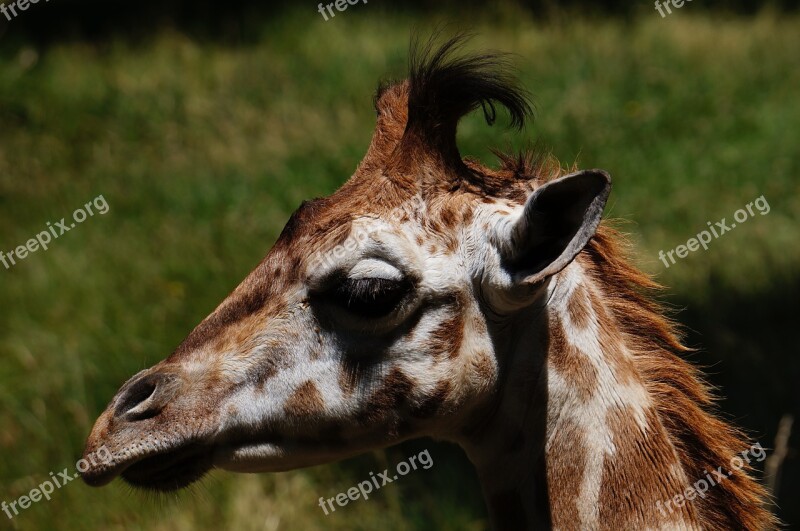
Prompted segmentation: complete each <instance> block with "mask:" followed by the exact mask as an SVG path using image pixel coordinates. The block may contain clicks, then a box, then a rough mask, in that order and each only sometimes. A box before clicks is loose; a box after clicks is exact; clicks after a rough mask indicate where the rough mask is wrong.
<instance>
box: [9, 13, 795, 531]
mask: <svg viewBox="0 0 800 531" xmlns="http://www.w3.org/2000/svg"><path fill="white" fill-rule="evenodd" d="M645 3H646V4H648V5H647V6H646V7H647V9H644V8H643V9H642V10H640V11H637V12H634V13H630V12H628V13H626V14H624V15H620V16H609V15H599V14H588V13H585V12H582V11H580V10H574V11H570V12H569V13H564V12H558V11H555V12H553V11H552V10H550V11H548V16H547V17H542V16H540V15H539V12H538V11H537V10H535V9H534V10H532V9H528V8H522V7H518V6H516V5H515V4H513V3H501V4H498V5H495V6H491V7H476V6H470V7H469V8H463V9H458V8H444V7H443V8H436V7H427V8H415V9H408V10H406V9H401V8H396V7H395V8H386V7H385V6H382V5H380V4H379V3H378V2H377V1H375V2H370V3H369V4H367V5H363V4H357V5H355V6H351V7H350V8H349V9H348V10H347V11H346V12H344V13H340V14H339V15H338V16H337V17H336V18H335V19H332V20H330V21H328V22H324V21H323V19H322V17H321V16H320V15H319V13H317V12H316V6H315V5H312V4H311V3H309V4H308V5H306V6H302V7H300V6H298V7H290V8H286V7H283V8H281V9H277V8H276V10H275V11H274V12H273V13H271V15H270V16H260V17H252V18H246V26H247V35H246V38H241V39H236V38H231V37H230V32H228V33H225V35H226V36H225V37H223V38H219V37H218V36H215V37H209V38H204V37H203V36H202V32H198V31H196V30H195V29H194V28H191V27H189V28H187V26H183V25H180V24H172V23H163V24H156V23H154V24H153V25H152V27H150V28H148V29H147V30H146V31H142V32H136V33H135V34H127V33H121V34H118V35H117V34H114V32H113V31H111V30H109V29H108V28H105V30H104V35H102V37H101V38H86V37H85V36H81V35H76V34H74V32H73V33H70V32H67V33H68V35H67V36H66V38H57V39H56V38H53V36H52V35H51V34H43V33H36V32H35V31H33V32H30V31H22V29H24V28H31V27H35V24H36V20H37V17H39V16H41V17H43V18H44V17H47V16H50V17H52V16H53V15H52V14H50V15H47V12H48V10H50V9H51V8H53V9H57V8H55V7H54V6H56V3H55V2H53V3H52V4H43V3H40V4H38V5H32V7H31V9H29V10H28V11H26V12H24V13H22V14H21V17H19V21H16V20H15V21H14V22H12V23H11V24H9V25H7V27H6V28H5V35H4V36H3V37H2V40H0V250H3V251H9V250H11V249H13V248H15V247H16V246H17V245H20V244H24V243H25V241H27V240H28V239H29V238H31V237H33V236H35V234H36V233H38V232H40V231H42V230H44V229H45V223H46V222H47V221H51V222H55V221H57V220H60V219H61V218H62V217H69V216H70V215H71V213H72V211H73V210H75V209H76V208H79V207H81V206H82V205H83V204H84V203H86V202H88V201H90V200H91V199H93V198H94V197H96V196H97V195H100V194H102V195H103V196H104V197H105V199H106V200H107V201H108V203H109V205H110V211H109V213H108V214H106V215H104V216H98V215H95V216H94V217H92V218H89V219H88V220H87V221H86V222H84V223H83V224H82V225H80V226H79V228H77V229H75V230H73V231H71V232H69V233H68V234H65V235H64V236H62V237H61V238H59V239H57V240H55V241H54V242H53V243H52V244H51V248H50V249H49V250H48V251H46V252H42V251H38V252H36V253H34V254H32V255H30V256H28V257H27V258H26V259H24V260H22V261H21V262H20V263H19V264H18V265H16V266H14V267H13V268H11V269H9V270H4V269H2V268H0V308H2V310H0V311H1V312H2V318H0V452H1V455H2V459H1V460H0V500H5V501H7V502H10V501H12V500H13V499H16V498H17V497H19V496H21V495H23V494H26V493H27V492H28V491H29V490H30V489H31V488H33V487H35V486H36V485H38V484H39V483H41V482H42V481H44V480H45V479H47V478H48V474H49V472H50V471H54V472H58V471H60V470H62V469H63V468H64V467H69V468H70V470H73V468H74V463H75V460H76V459H77V458H78V457H79V456H80V453H81V450H82V448H83V442H84V440H85V437H86V435H87V434H88V432H89V430H90V428H91V425H92V423H93V421H94V419H95V418H96V416H97V415H98V414H99V413H100V412H101V411H102V409H103V408H104V407H105V405H106V403H107V402H108V401H109V400H110V399H111V397H112V396H113V394H114V392H115V391H116V390H117V389H118V387H119V386H120V385H121V384H122V383H123V382H124V381H125V380H126V379H127V378H128V377H129V376H131V375H132V374H133V373H135V372H136V371H138V370H140V369H143V368H146V367H149V366H151V365H152V364H154V363H156V362H157V361H160V360H161V359H163V358H164V357H166V356H167V355H168V354H169V353H170V352H171V351H172V349H173V348H174V347H175V346H177V345H178V343H180V341H181V340H182V339H183V338H184V337H185V336H186V334H187V333H188V332H189V331H190V330H191V329H192V328H193V326H194V325H195V324H197V323H198V322H199V321H200V320H201V319H202V318H203V317H205V316H206V315H207V314H208V313H209V312H210V311H211V310H212V309H213V308H214V307H215V306H216V304H217V303H218V302H219V301H220V300H221V299H222V298H223V297H224V296H225V295H227V293H228V292H229V291H230V290H231V289H232V288H233V287H234V286H235V285H236V284H237V283H238V282H239V281H240V280H241V279H242V278H243V277H244V276H245V275H246V274H247V273H248V272H249V271H250V270H251V269H252V268H253V267H254V266H255V264H257V263H258V261H259V260H260V259H261V258H262V257H263V255H264V254H265V253H266V251H267V250H268V249H269V247H270V246H271V244H272V242H273V241H274V240H275V238H276V237H277V235H278V233H279V231H280V229H281V228H282V226H283V224H284V223H285V221H286V220H287V219H288V216H289V214H290V213H291V212H292V211H293V210H294V209H295V208H296V207H297V206H298V204H299V203H300V201H301V200H302V199H306V198H310V197H314V196H320V195H326V194H329V193H331V192H332V191H333V190H335V189H336V188H337V187H338V186H339V185H340V184H341V183H342V182H343V181H344V180H345V179H346V178H347V177H349V176H350V175H351V173H352V171H353V169H354V168H355V166H356V164H357V163H358V161H359V160H360V158H361V156H362V155H363V154H364V152H365V149H366V146H367V143H368V142H369V138H370V135H371V132H372V127H373V124H374V111H373V109H372V103H371V98H372V93H373V91H374V89H375V86H376V84H377V81H378V79H379V78H382V77H390V78H400V77H403V75H404V72H405V61H406V51H407V47H408V40H409V35H410V33H411V31H412V29H414V28H419V27H422V28H426V27H432V26H433V25H434V24H435V23H436V22H437V21H448V22H451V23H452V24H453V25H454V27H459V28H469V29H473V30H475V31H476V32H477V33H478V37H477V38H476V39H475V40H474V41H473V42H472V44H471V46H472V47H473V48H474V49H483V48H486V47H491V48H495V49H499V50H504V51H510V52H513V53H515V54H516V55H517V57H516V59H515V61H516V63H517V65H518V67H519V70H520V75H521V77H522V79H523V83H524V84H525V86H527V87H529V88H530V89H531V90H532V92H533V93H534V96H535V101H536V105H537V109H538V112H537V121H536V122H535V124H534V125H533V126H532V127H529V129H528V131H527V133H526V134H525V135H519V134H515V133H511V132H509V131H507V130H504V129H502V127H494V128H489V127H487V126H486V125H485V124H483V123H482V122H481V120H480V119H479V117H477V116H474V117H470V118H468V119H466V120H465V121H464V122H463V123H462V127H461V129H460V143H461V146H462V151H463V153H464V154H468V155H472V156H476V157H479V158H481V159H482V160H484V161H485V162H487V163H489V164H490V165H493V164H494V163H495V161H494V157H493V156H492V155H491V153H490V151H489V149H490V148H491V147H501V148H502V147H507V146H521V145H524V144H525V141H526V140H538V141H540V142H541V143H542V144H543V145H545V146H547V147H549V148H550V149H552V150H553V152H554V153H555V154H556V155H557V156H558V157H559V158H560V159H561V160H562V161H563V162H564V163H571V162H573V161H577V162H578V163H579V165H580V166H582V167H587V168H588V167H601V168H605V169H607V170H609V171H610V172H611V174H612V176H613V177H614V182H615V188H614V192H613V194H612V198H611V201H610V204H609V205H610V208H609V215H610V217H615V218H625V219H628V220H630V223H628V224H627V225H625V228H626V230H627V231H628V232H630V233H631V235H632V237H633V239H634V241H635V242H636V244H637V256H638V263H639V265H640V266H641V267H643V268H644V269H645V270H647V271H649V272H652V273H655V274H657V275H658V279H659V280H660V281H662V282H663V283H665V284H667V285H668V286H669V291H668V294H667V297H666V298H667V300H668V301H669V302H671V303H673V304H674V305H675V306H676V307H677V308H679V309H683V310H684V311H682V312H681V313H680V314H679V320H680V321H681V322H683V323H685V324H686V325H687V326H688V327H689V330H690V332H689V343H690V344H691V345H693V346H696V347H698V348H699V349H700V350H699V351H698V352H697V353H696V354H694V355H692V359H693V360H694V361H695V362H696V363H698V364H701V365H703V366H706V367H708V370H707V373H708V374H709V379H710V381H711V382H713V383H714V384H715V385H719V386H721V388H722V394H723V395H724V396H725V397H726V398H725V399H724V400H723V401H722V402H721V405H722V407H723V409H724V410H725V411H726V412H727V413H728V414H729V416H730V417H731V418H733V419H734V420H735V421H736V422H738V423H740V424H741V425H743V426H745V427H746V428H747V429H748V430H749V431H750V433H751V434H752V435H753V437H754V438H755V439H756V440H758V441H759V442H761V443H762V445H763V446H765V447H771V446H772V445H773V437H774V435H775V430H776V427H777V423H778V420H779V418H780V417H781V415H782V414H784V413H792V412H794V413H795V415H797V413H798V412H800V393H798V390H797V380H798V376H800V362H799V361H798V349H797V346H796V345H797V340H796V339H795V338H794V337H793V332H794V331H795V330H796V329H797V326H796V321H797V316H798V315H800V312H799V311H798V310H799V309H800V302H798V301H799V300H800V297H799V295H800V274H798V271H800V269H799V268H798V266H800V244H798V237H799V236H800V228H799V227H798V222H797V220H798V216H799V215H800V194H798V191H800V186H798V182H799V181H798V175H800V156H799V155H798V148H797V146H798V141H800V101H798V96H797V94H798V89H800V56H798V53H797V51H798V50H800V16H798V15H797V14H796V13H792V12H779V11H777V10H773V9H769V8H763V9H755V10H750V13H749V14H746V15H743V14H733V13H728V12H723V11H719V10H714V9H712V10H704V9H702V8H700V7H698V5H699V4H700V2H695V3H693V4H686V5H685V6H684V7H683V8H681V9H680V10H676V12H675V13H673V14H672V15H670V16H669V17H668V18H665V19H662V18H661V17H660V16H658V14H657V13H656V12H655V11H654V10H652V9H651V8H650V5H649V2H645ZM22 17H24V18H25V20H24V21H23V20H22ZM17 22H19V27H20V29H21V31H20V32H19V33H14V29H15V28H14V25H15V24H17ZM206 23H209V22H208V21H206ZM234 33H235V32H234ZM761 195H764V197H765V198H766V200H767V201H768V202H769V205H770V207H771V211H770V213H769V214H768V215H766V216H761V215H758V214H756V216H755V217H754V218H752V219H750V220H748V221H747V222H746V223H744V224H741V225H740V226H737V228H736V229H734V230H733V231H732V232H729V233H727V234H725V235H724V236H723V237H721V238H720V239H718V240H714V241H713V242H712V243H711V245H710V248H709V250H708V251H705V252H703V251H699V252H696V253H692V254H691V255H690V256H689V257H687V258H686V259H683V260H681V261H679V262H678V263H677V264H676V265H674V266H672V267H670V268H669V269H665V268H664V267H663V264H661V262H659V260H658V258H657V254H658V251H659V250H662V249H663V250H665V251H666V250H670V249H672V248H674V247H675V246H677V245H679V244H683V243H685V242H686V240H687V239H688V238H690V237H692V236H694V235H695V234H696V233H697V232H699V231H700V230H703V229H704V228H705V227H706V222H707V221H712V222H713V221H716V220H719V219H721V218H723V217H727V218H728V219H730V218H732V215H733V212H734V211H735V210H737V209H739V208H742V207H744V206H745V205H746V204H747V203H749V202H751V201H753V200H755V199H756V198H757V197H759V196H761ZM796 440H797V436H795V437H794V438H793V439H792V444H793V446H795V447H796ZM423 448H428V449H429V450H430V453H431V456H432V458H433V461H434V466H433V468H431V469H430V470H419V471H417V472H414V473H413V474H410V475H408V476H406V477H405V478H404V479H403V480H402V481H400V482H396V483H393V484H392V485H390V486H387V487H385V488H383V489H382V490H380V491H378V492H377V493H376V494H375V495H374V496H372V497H371V498H370V500H369V501H367V502H364V501H358V502H354V503H351V504H350V505H348V506H347V507H344V508H340V509H339V510H337V512H336V513H334V514H332V515H330V516H325V515H324V513H323V512H322V510H321V509H320V508H319V507H318V506H317V499H318V498H319V497H320V496H324V497H331V496H333V495H335V494H336V493H338V492H341V491H344V490H346V489H347V488H349V487H350V486H352V485H354V484H355V483H356V482H358V481H360V480H362V479H364V478H365V477H367V476H368V473H369V471H379V470H383V469H384V468H388V467H394V466H395V465H396V463H398V462H399V461H400V460H402V459H404V458H405V456H407V455H411V454H413V453H416V452H419V451H420V450H422V449H423ZM799 497H800V470H798V464H797V454H796V450H795V451H794V453H793V454H791V455H790V458H789V459H788V460H787V461H786V463H785V465H784V468H783V473H782V477H781V483H780V490H779V492H778V503H779V505H780V509H779V511H778V512H779V514H780V515H781V516H782V517H783V518H784V519H785V520H786V521H787V522H789V523H794V524H797V523H800V507H798V505H797V500H798V499H800V498H799ZM6 527H8V528H11V529H24V530H38V529H76V530H82V529H87V530H88V529H92V530H93V529H148V530H150V529H152V530H159V529H178V530H182V529H220V528H222V529H244V530H249V529H254V530H255V529H259V530H262V529H264V530H272V529H275V530H277V529H312V530H313V529H376V528H380V529H387V530H394V529H397V530H400V529H443V530H449V529H452V530H456V529H458V530H461V529H467V530H468V529H484V528H485V527H486V516H485V509H484V507H483V502H482V499H481V496H480V492H479V486H478V483H477V480H476V478H475V476H474V473H473V472H472V470H471V468H470V466H469V463H468V462H467V461H466V459H465V458H464V456H463V455H462V453H461V452H460V451H459V450H458V449H457V448H455V447H453V446H450V445H447V444H442V443H435V442H433V441H427V440H426V441H417V442H413V443H408V444H405V445H401V446H400V447H396V448H392V449H388V450H385V451H376V452H373V453H371V454H369V455H365V456H363V457H360V458H357V459H353V460H350V461H347V462H345V463H340V464H335V465H330V466H323V467H316V468H313V469H309V470H304V471H297V472H291V473H285V474H274V475H254V476H243V475H232V474H227V473H217V474H215V475H213V476H212V477H211V478H210V479H207V480H205V481H204V482H203V483H202V484H201V485H199V486H196V487H193V488H192V489H191V490H190V491H189V492H187V493H183V494H179V495H176V496H169V497H153V496H150V495H145V494H142V493H139V492H134V491H131V490H130V489H129V488H127V487H125V486H124V485H123V484H121V483H120V482H115V483H113V484H112V485H111V486H109V487H106V488H103V489H90V488H88V487H86V486H84V485H83V484H80V483H79V482H77V481H75V482H72V483H70V484H68V485H66V486H65V487H64V488H63V489H60V490H58V491H56V492H55V493H54V495H53V499H52V500H51V501H49V502H47V501H42V502H39V503H37V504H34V506H33V507H32V508H30V509H28V510H26V511H24V512H23V513H21V514H20V516H17V517H16V518H14V519H13V520H8V519H7V518H6V517H5V515H3V514H0V528H6Z"/></svg>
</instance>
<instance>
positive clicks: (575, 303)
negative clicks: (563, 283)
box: [567, 286, 592, 330]
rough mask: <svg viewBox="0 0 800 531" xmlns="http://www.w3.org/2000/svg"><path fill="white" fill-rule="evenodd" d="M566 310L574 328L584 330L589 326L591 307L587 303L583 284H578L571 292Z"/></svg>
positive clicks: (587, 298)
mask: <svg viewBox="0 0 800 531" xmlns="http://www.w3.org/2000/svg"><path fill="white" fill-rule="evenodd" d="M567 312H568V313H569V319H570V321H571V322H572V324H573V325H574V326H575V327H576V328H579V329H581V330H584V329H586V328H587V327H588V326H589V322H590V320H591V317H592V308H591V306H590V305H589V297H588V296H587V294H586V288H585V287H584V286H578V287H577V288H575V291H573V292H572V297H570V300H569V302H568V303H567Z"/></svg>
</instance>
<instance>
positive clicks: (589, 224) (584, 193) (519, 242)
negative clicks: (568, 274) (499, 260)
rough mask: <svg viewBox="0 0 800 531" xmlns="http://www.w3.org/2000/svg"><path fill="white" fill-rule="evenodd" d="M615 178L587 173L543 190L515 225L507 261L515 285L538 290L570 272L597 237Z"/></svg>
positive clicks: (536, 193)
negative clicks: (567, 269)
mask: <svg viewBox="0 0 800 531" xmlns="http://www.w3.org/2000/svg"><path fill="white" fill-rule="evenodd" d="M610 192H611V177H610V176H609V175H608V173H606V172H605V171H603V170H585V171H580V172H577V173H572V174H570V175H566V176H564V177H560V178H558V179H556V180H554V181H551V182H549V183H546V184H544V185H542V186H541V187H539V188H537V189H536V190H535V191H534V192H533V194H531V196H530V197H529V198H528V200H527V201H526V202H525V207H524V209H523V212H522V215H521V216H520V217H519V218H518V219H517V220H516V221H514V222H513V223H512V225H511V227H510V230H509V232H507V235H508V237H507V238H506V239H505V242H504V243H505V246H504V247H505V249H503V251H501V252H502V255H503V259H504V264H503V265H504V267H505V268H506V269H507V271H508V272H509V273H510V274H511V276H512V279H513V281H514V284H524V285H528V286H530V285H534V284H537V283H539V282H541V281H542V280H544V279H546V278H547V277H549V276H551V275H554V274H556V273H558V272H559V271H561V270H562V269H564V268H565V267H566V266H567V265H568V264H569V263H570V262H571V261H572V260H573V259H574V258H575V256H577V254H578V253H579V252H580V251H581V250H582V249H583V248H584V246H585V245H586V244H587V243H588V242H589V240H590V239H591V238H592V236H594V233H595V231H596V230H597V226H598V225H599V224H600V218H601V217H602V215H603V208H604V207H605V204H606V200H607V199H608V194H609V193H610Z"/></svg>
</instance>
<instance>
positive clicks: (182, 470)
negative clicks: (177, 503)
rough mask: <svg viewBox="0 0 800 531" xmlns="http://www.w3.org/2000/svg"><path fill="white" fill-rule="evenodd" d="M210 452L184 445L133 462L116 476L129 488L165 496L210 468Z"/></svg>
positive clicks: (207, 449) (197, 445)
mask: <svg viewBox="0 0 800 531" xmlns="http://www.w3.org/2000/svg"><path fill="white" fill-rule="evenodd" d="M212 455H213V448H212V447H211V446H207V445H202V444H196V443H195V444H187V445H185V446H181V447H179V448H176V449H174V450H170V451H169V452H166V453H160V454H155V455H152V456H149V457H145V458H144V459H142V460H140V461H136V462H135V463H133V464H131V465H130V466H129V467H128V468H126V469H125V470H124V471H123V472H122V473H121V474H120V476H121V477H122V479H123V480H125V482H126V483H128V484H129V485H131V486H133V487H137V488H141V489H145V490H154V491H162V492H169V491H174V490H179V489H182V488H184V487H187V486H189V485H190V484H192V483H194V482H195V481H197V480H199V479H201V478H202V477H203V476H205V475H206V473H208V472H209V471H210V470H211V469H212V468H213V463H212Z"/></svg>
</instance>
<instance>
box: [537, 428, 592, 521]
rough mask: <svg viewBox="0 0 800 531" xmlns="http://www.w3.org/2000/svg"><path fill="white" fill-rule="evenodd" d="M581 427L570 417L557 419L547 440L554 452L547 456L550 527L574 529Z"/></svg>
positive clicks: (582, 463)
mask: <svg viewBox="0 0 800 531" xmlns="http://www.w3.org/2000/svg"><path fill="white" fill-rule="evenodd" d="M584 432H585V428H584V427H583V426H581V425H579V424H578V423H576V422H575V421H573V420H569V419H564V418H561V419H560V422H559V426H558V428H557V429H555V430H554V431H553V439H552V441H551V442H550V446H552V448H556V449H557V451H556V452H550V453H549V459H547V484H548V485H550V493H549V497H550V508H551V514H552V515H553V527H555V528H559V529H577V527H576V526H575V517H576V515H577V514H578V505H577V501H578V496H579V495H580V493H581V483H582V481H583V474H584V471H585V469H586V456H587V448H586V447H585V446H584V444H583V441H584V438H585V435H584Z"/></svg>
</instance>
